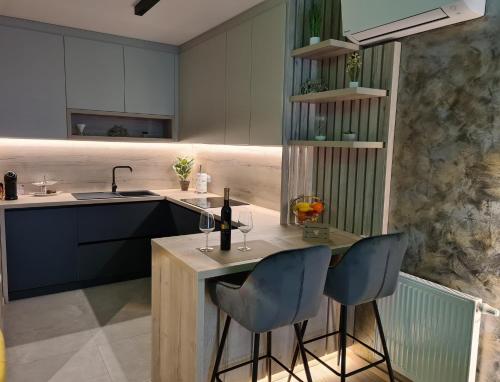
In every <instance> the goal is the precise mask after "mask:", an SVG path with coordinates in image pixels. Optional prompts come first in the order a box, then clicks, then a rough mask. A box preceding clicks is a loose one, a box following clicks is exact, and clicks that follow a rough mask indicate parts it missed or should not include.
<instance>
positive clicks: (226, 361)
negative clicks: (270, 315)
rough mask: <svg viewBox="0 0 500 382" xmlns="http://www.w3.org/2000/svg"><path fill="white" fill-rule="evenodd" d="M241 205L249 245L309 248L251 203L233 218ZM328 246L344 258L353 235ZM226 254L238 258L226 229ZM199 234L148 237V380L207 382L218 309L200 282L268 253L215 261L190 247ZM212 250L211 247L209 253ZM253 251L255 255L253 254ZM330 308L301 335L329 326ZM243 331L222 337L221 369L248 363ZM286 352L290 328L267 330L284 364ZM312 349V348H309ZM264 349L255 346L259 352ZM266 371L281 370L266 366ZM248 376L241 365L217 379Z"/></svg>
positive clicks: (340, 235)
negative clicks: (249, 227) (248, 215)
mask: <svg viewBox="0 0 500 382" xmlns="http://www.w3.org/2000/svg"><path fill="white" fill-rule="evenodd" d="M242 208H245V209H250V210H252V213H253V215H254V220H255V228H254V230H253V231H251V233H250V234H249V240H251V241H253V240H259V241H264V242H265V243H268V245H269V247H271V248H273V249H276V250H277V251H279V250H286V249H292V248H301V247H307V246H311V245H314V243H310V242H306V241H304V240H302V231H301V229H300V228H298V227H295V226H281V225H280V224H279V214H278V213H277V212H274V211H270V210H266V209H262V208H259V207H255V206H246V207H234V208H233V220H234V219H237V216H238V211H239V210H240V209H242ZM213 212H215V213H217V211H216V210H214V211H213ZM330 238H331V242H330V247H331V248H332V253H333V254H334V255H338V254H342V253H344V252H345V251H346V250H347V249H348V248H349V247H350V246H352V244H354V243H355V242H356V241H358V240H359V239H360V238H359V237H358V236H356V235H353V234H350V233H347V232H343V231H339V230H335V229H332V230H331V235H330ZM218 241H219V235H218V234H211V235H210V240H209V243H210V245H211V246H213V247H216V246H217V245H218ZM232 241H233V244H232V249H231V251H229V252H228V253H226V254H225V255H224V256H228V257H229V256H230V257H232V258H237V257H238V256H243V254H242V253H241V252H239V251H238V250H237V249H236V248H237V247H238V245H239V243H241V241H242V235H241V234H240V233H239V232H238V231H237V230H233V239H232ZM203 242H204V235H203V234H196V235H187V236H182V237H181V236H179V237H168V238H160V239H154V240H153V245H152V250H153V260H152V261H153V267H152V317H153V357H152V382H171V381H186V382H194V381H196V382H205V381H208V380H209V378H210V373H211V370H212V367H213V363H214V359H215V355H216V347H217V343H218V341H219V336H220V333H221V325H222V324H223V322H224V321H223V320H224V315H223V314H222V313H221V312H220V311H218V309H217V307H216V306H215V305H214V304H213V303H212V301H211V299H210V296H209V294H208V288H207V286H208V283H210V282H211V281H213V280H214V279H215V278H217V277H221V276H228V275H232V274H237V273H239V272H245V271H249V270H251V269H252V268H253V267H254V266H255V264H256V263H257V262H258V261H259V260H260V258H261V257H264V256H266V255H269V250H262V249H255V251H257V252H256V253H255V254H254V257H255V258H253V259H247V260H245V261H239V262H231V263H227V264H221V263H219V262H217V261H215V260H213V259H212V258H210V257H208V256H207V255H205V254H202V253H201V252H199V251H198V250H197V247H200V246H202V245H203ZM215 250H217V248H215ZM258 251H261V253H259V252H258ZM337 317H338V314H337V306H336V304H333V303H332V302H331V301H329V300H328V299H327V298H324V299H323V303H322V306H321V309H320V313H319V314H318V316H317V317H316V318H315V319H313V320H311V321H310V324H309V327H308V335H311V334H320V333H324V332H325V329H326V328H330V329H332V328H334V327H336V326H337ZM251 338H252V337H251V333H249V332H248V331H247V330H245V329H244V328H242V327H241V326H239V325H238V324H237V323H235V324H234V325H233V326H232V327H231V329H230V332H229V337H228V342H227V346H226V350H225V354H224V356H223V361H222V367H226V366H228V365H232V364H234V363H236V362H238V361H242V360H246V359H248V358H249V355H250V351H251V341H252V339H251ZM293 347H294V335H293V329H292V328H287V327H286V328H281V329H279V330H277V331H275V332H273V354H275V355H276V356H277V357H278V358H280V359H282V361H284V362H285V363H287V362H289V360H290V359H291V353H292V351H293ZM317 347H318V348H317V350H318V351H321V349H322V350H323V351H328V352H333V351H334V350H335V345H334V344H333V340H330V342H329V343H328V345H327V346H325V342H322V341H320V343H319V344H317ZM311 348H312V349H313V348H314V346H311ZM263 350H264V347H262V348H261V351H263ZM273 367H275V369H273V373H276V372H281V371H282V370H280V369H279V368H276V365H273ZM248 379H249V368H245V367H244V368H242V369H239V370H236V371H234V372H232V373H229V374H227V375H226V376H225V379H224V380H225V381H226V382H229V381H241V380H248Z"/></svg>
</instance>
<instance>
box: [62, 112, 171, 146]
mask: <svg viewBox="0 0 500 382" xmlns="http://www.w3.org/2000/svg"><path fill="white" fill-rule="evenodd" d="M79 124H84V125H85V129H84V130H83V133H81V132H80V130H79V129H78V126H77V125H79ZM113 128H115V130H116V129H118V130H121V131H122V132H124V134H123V135H122V136H116V135H113V133H112V132H111V131H110V130H111V129H113ZM68 138H70V139H75V140H86V141H108V142H113V141H124V142H169V141H172V139H173V118H172V117H167V116H157V115H144V114H130V113H115V112H101V111H92V110H76V109H71V110H68Z"/></svg>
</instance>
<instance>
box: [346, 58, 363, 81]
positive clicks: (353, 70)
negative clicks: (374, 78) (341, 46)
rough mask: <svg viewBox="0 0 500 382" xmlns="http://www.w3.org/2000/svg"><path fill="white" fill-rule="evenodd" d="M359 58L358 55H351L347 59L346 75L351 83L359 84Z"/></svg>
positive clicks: (360, 64) (360, 63)
mask: <svg viewBox="0 0 500 382" xmlns="http://www.w3.org/2000/svg"><path fill="white" fill-rule="evenodd" d="M361 66H362V62H361V56H360V55H359V53H352V54H351V55H350V56H349V58H348V59H347V64H346V68H347V73H348V74H349V79H350V80H351V82H359V77H360V75H361Z"/></svg>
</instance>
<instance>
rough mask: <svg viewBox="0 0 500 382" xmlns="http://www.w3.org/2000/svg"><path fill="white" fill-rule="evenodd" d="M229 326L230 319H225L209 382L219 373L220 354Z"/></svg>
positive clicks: (213, 380) (213, 381)
mask: <svg viewBox="0 0 500 382" xmlns="http://www.w3.org/2000/svg"><path fill="white" fill-rule="evenodd" d="M230 324H231V317H230V316H227V317H226V323H225V324H224V330H223V331H222V337H221V340H220V345H219V349H218V350H217V357H216V358H215V364H214V370H213V372H212V378H211V379H210V381H211V382H215V378H216V377H217V373H218V372H219V366H220V361H221V359H222V352H223V351H224V346H225V344H226V338H227V332H228V331H229V325H230Z"/></svg>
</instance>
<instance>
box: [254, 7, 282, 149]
mask: <svg viewBox="0 0 500 382" xmlns="http://www.w3.org/2000/svg"><path fill="white" fill-rule="evenodd" d="M285 26H286V4H285V3H283V4H280V5H278V6H276V7H274V8H272V9H270V10H268V11H266V12H263V13H262V14H260V15H258V16H257V17H255V18H254V19H253V20H252V86H251V88H252V90H251V93H252V100H251V110H252V111H251V124H250V144H251V145H281V144H282V129H283V127H282V126H283V92H284V76H285Z"/></svg>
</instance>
